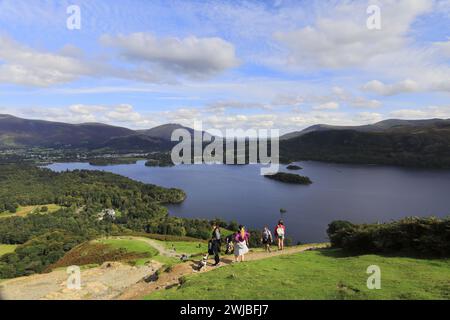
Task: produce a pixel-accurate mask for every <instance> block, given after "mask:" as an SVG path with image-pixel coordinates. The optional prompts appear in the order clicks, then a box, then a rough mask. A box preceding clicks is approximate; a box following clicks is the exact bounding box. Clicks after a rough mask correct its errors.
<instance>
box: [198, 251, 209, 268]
mask: <svg viewBox="0 0 450 320" xmlns="http://www.w3.org/2000/svg"><path fill="white" fill-rule="evenodd" d="M207 263H208V255H207V254H206V255H204V256H203V259H202V260H201V261H200V262H199V263H198V271H200V270H202V269H203V268H204V267H206V264H207Z"/></svg>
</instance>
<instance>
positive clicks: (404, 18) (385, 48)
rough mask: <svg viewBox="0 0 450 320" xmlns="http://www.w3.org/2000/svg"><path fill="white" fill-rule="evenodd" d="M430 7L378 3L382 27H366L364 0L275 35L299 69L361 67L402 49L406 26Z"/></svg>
mask: <svg viewBox="0 0 450 320" xmlns="http://www.w3.org/2000/svg"><path fill="white" fill-rule="evenodd" d="M431 7H432V1H430V0H400V1H394V0H391V1H383V2H382V14H381V16H382V30H369V29H368V28H367V26H366V18H367V15H366V8H367V4H366V3H354V2H353V3H347V2H346V3H344V4H341V5H338V6H337V7H335V8H334V10H333V12H332V15H328V16H324V17H323V16H319V18H317V20H316V22H315V24H314V25H309V26H306V27H304V28H301V29H298V30H295V31H289V32H278V33H277V34H276V35H275V38H276V39H277V40H278V41H279V42H280V43H282V44H283V45H285V46H286V47H287V48H288V49H289V52H290V54H289V57H288V58H289V60H288V61H289V64H290V65H296V66H299V67H301V68H306V69H308V68H311V67H313V68H314V67H315V68H330V69H341V68H348V67H365V66H367V65H369V64H371V63H373V62H374V60H376V59H377V58H379V57H382V56H385V55H387V56H390V55H391V53H392V52H398V51H399V50H401V49H403V48H404V47H405V46H406V45H407V43H408V41H407V37H406V35H407V31H408V30H409V28H410V25H411V24H412V22H413V21H414V20H415V18H416V17H418V16H419V15H421V14H424V13H426V12H428V11H429V10H430V9H431Z"/></svg>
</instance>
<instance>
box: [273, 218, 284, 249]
mask: <svg viewBox="0 0 450 320" xmlns="http://www.w3.org/2000/svg"><path fill="white" fill-rule="evenodd" d="M275 235H276V237H277V239H278V250H283V249H284V239H285V237H286V226H285V225H284V222H283V220H279V221H278V224H277V226H276V227H275Z"/></svg>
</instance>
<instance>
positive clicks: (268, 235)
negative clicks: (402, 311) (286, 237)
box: [261, 226, 273, 252]
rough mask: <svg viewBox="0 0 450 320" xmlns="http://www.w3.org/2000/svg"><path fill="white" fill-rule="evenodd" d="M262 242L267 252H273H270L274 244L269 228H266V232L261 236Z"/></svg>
mask: <svg viewBox="0 0 450 320" xmlns="http://www.w3.org/2000/svg"><path fill="white" fill-rule="evenodd" d="M261 242H262V244H263V245H264V248H265V249H266V252H272V251H271V250H270V245H271V244H272V242H273V238H272V232H270V230H269V227H268V226H265V227H264V230H263V232H262V234H261Z"/></svg>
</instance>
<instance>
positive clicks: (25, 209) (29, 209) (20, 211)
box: [0, 204, 61, 219]
mask: <svg viewBox="0 0 450 320" xmlns="http://www.w3.org/2000/svg"><path fill="white" fill-rule="evenodd" d="M42 207H47V208H48V211H47V212H42V214H47V213H53V212H56V211H58V210H59V209H61V206H59V205H57V204H45V205H37V206H19V207H18V208H17V211H16V213H10V212H9V211H7V212H1V213H0V219H1V218H8V217H14V216H19V217H24V216H26V215H28V214H30V213H41V212H40V209H41V208H42Z"/></svg>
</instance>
